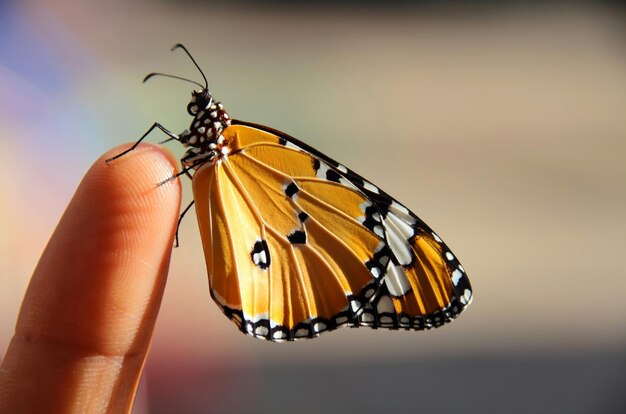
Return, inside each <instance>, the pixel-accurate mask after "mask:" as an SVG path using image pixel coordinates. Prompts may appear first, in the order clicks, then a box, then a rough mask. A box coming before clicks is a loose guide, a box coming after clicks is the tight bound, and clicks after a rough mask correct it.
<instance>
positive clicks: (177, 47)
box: [170, 43, 209, 89]
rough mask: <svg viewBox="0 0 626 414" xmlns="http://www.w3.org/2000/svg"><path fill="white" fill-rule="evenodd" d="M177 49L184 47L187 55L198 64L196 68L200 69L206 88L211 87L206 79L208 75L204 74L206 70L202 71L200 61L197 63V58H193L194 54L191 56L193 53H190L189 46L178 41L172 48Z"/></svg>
mask: <svg viewBox="0 0 626 414" xmlns="http://www.w3.org/2000/svg"><path fill="white" fill-rule="evenodd" d="M176 49H183V50H184V51H185V53H187V56H189V59H191V61H192V62H193V64H194V65H196V68H198V70H199V71H200V74H201V75H202V77H203V78H204V88H205V89H209V82H208V81H207V80H206V76H204V72H202V69H200V66H198V63H196V60H195V59H194V58H193V56H191V53H189V51H188V50H187V48H186V47H185V46H183V45H182V44H181V43H177V44H175V45H174V46H173V47H172V48H171V49H170V50H172V51H173V50H176Z"/></svg>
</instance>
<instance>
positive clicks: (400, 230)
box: [374, 213, 413, 266]
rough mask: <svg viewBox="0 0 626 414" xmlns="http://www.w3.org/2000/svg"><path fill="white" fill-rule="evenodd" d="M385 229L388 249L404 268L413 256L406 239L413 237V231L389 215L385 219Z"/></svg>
mask: <svg viewBox="0 0 626 414" xmlns="http://www.w3.org/2000/svg"><path fill="white" fill-rule="evenodd" d="M376 227H378V226H376ZM376 227H374V229H375V228H376ZM385 228H386V230H387V241H388V242H389V247H390V248H391V251H392V252H393V254H394V255H395V256H396V258H397V259H398V262H399V263H400V264H401V265H405V266H407V265H409V264H411V261H412V260H413V256H412V254H411V246H410V245H409V242H408V239H409V238H410V237H411V236H412V235H413V229H412V228H411V227H410V226H409V225H408V224H406V223H405V222H403V221H402V220H400V219H398V218H397V217H396V216H394V215H393V214H391V213H389V214H387V217H385Z"/></svg>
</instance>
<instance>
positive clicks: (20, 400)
mask: <svg viewBox="0 0 626 414" xmlns="http://www.w3.org/2000/svg"><path fill="white" fill-rule="evenodd" d="M126 148H127V146H122V147H118V148H115V149H112V150H111V151H109V152H108V153H106V154H104V155H103V156H102V157H101V158H100V159H99V160H97V161H96V162H95V163H94V165H93V166H92V167H91V169H90V170H89V171H88V172H87V174H86V176H85V178H84V179H83V181H82V182H81V184H80V186H79V187H78V189H77V191H76V194H75V195H74V197H73V199H72V201H71V202H70V204H69V206H68V207H67V210H66V211H65V213H64V215H63V217H62V218H61V220H60V222H59V224H58V226H57V228H56V230H55V231H54V233H53V235H52V237H51V238H50V241H49V242H48V245H47V247H46V249H45V251H44V252H43V255H42V256H41V259H40V261H39V264H38V265H37V267H36V269H35V271H34V273H33V276H32V279H31V281H30V285H29V286H28V290H27V291H26V295H25V297H24V300H23V302H22V307H21V309H20V313H19V316H18V320H17V324H16V327H15V334H14V336H13V339H12V340H11V343H10V345H9V348H8V350H7V353H6V355H5V358H4V361H3V363H2V367H1V368H0V413H34V412H37V413H39V412H41V413H51V412H63V413H74V412H75V413H86V412H89V413H100V412H103V413H109V412H115V413H119V412H129V411H130V409H131V407H132V402H133V399H134V396H135V392H136V390H137V385H138V382H139V378H140V376H141V371H142V369H143V365H144V362H145V359H146V355H147V353H148V349H149V347H150V341H151V338H152V332H153V330H154V324H155V321H156V318H157V314H158V311H159V307H160V304H161V299H162V295H163V289H164V287H165V281H166V278H167V272H168V268H169V262H170V254H171V250H172V245H173V238H174V233H175V231H176V221H177V218H178V212H179V209H180V196H181V189H180V181H179V180H177V179H176V180H172V181H169V182H168V183H166V184H164V185H161V186H158V187H157V186H156V183H158V182H161V181H163V180H164V179H165V178H168V177H170V176H172V175H173V174H174V173H175V172H176V165H177V162H176V160H175V159H174V158H173V157H172V156H171V154H169V153H166V152H164V150H163V149H162V148H160V147H157V146H155V145H149V144H142V145H140V146H139V147H138V148H137V149H136V150H135V151H132V152H130V153H129V154H127V155H125V156H123V157H121V158H120V159H117V160H115V161H113V162H112V163H111V165H107V164H106V163H105V162H104V160H105V159H107V158H110V157H112V156H114V155H117V154H119V153H121V152H122V151H123V150H124V149H126Z"/></svg>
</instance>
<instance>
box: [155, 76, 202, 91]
mask: <svg viewBox="0 0 626 414" xmlns="http://www.w3.org/2000/svg"><path fill="white" fill-rule="evenodd" d="M153 76H165V77H166V78H174V79H179V80H182V81H185V82H189V83H194V84H196V85H198V86H199V87H201V88H204V87H203V86H202V84H200V83H198V82H196V81H192V80H191V79H187V78H182V77H180V76H176V75H168V74H167V73H158V72H153V73H148V74H147V75H146V77H145V78H143V83H146V82H147V81H148V79H150V78H151V77H153Z"/></svg>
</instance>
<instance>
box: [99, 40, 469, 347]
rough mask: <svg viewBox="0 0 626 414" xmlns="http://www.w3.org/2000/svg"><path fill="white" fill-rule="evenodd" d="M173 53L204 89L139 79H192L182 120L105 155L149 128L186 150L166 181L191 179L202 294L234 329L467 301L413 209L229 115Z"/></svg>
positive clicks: (443, 249) (443, 312)
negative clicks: (179, 128) (205, 281)
mask: <svg viewBox="0 0 626 414" xmlns="http://www.w3.org/2000/svg"><path fill="white" fill-rule="evenodd" d="M175 49H182V50H183V51H184V52H185V53H186V54H187V55H188V56H189V58H190V59H191V61H192V62H193V64H194V65H195V66H196V68H197V69H198V70H199V71H200V74H201V75H202V77H203V79H204V84H201V83H198V82H195V81H193V80H190V79H186V78H181V77H179V76H174V75H167V74H163V73H151V74H149V75H148V76H146V78H145V79H144V82H145V81H147V80H148V79H150V78H151V77H153V76H157V75H159V76H166V77H170V78H175V79H180V80H184V81H187V82H191V83H194V84H196V85H198V86H199V89H198V90H194V91H193V92H192V97H191V101H190V102H189V104H188V105H187V112H188V113H189V115H191V116H192V117H193V120H192V122H191V125H190V127H189V128H188V129H186V130H185V131H184V132H182V133H181V134H174V133H172V132H170V131H169V130H167V129H166V128H164V127H163V126H161V125H160V124H158V123H155V124H154V125H153V126H152V127H151V128H150V129H149V130H148V131H147V132H146V133H145V134H144V135H143V136H142V137H141V138H140V139H139V140H138V141H137V142H136V143H135V145H134V146H133V147H131V148H130V149H128V150H127V151H124V152H123V153H121V154H119V155H117V156H116V157H114V158H112V159H110V160H107V162H110V161H112V160H113V159H115V158H118V157H120V156H122V155H124V154H125V153H127V152H128V151H131V150H132V149H134V148H135V147H136V146H137V145H138V144H139V143H140V142H141V141H142V140H143V139H144V138H145V137H146V136H147V135H148V134H149V133H150V132H151V131H153V130H154V129H155V128H158V129H160V130H161V131H163V132H164V133H165V134H167V135H168V136H169V139H168V140H166V141H170V140H176V141H178V142H180V143H181V144H182V145H183V146H185V147H187V148H188V150H187V152H186V153H185V155H184V156H183V158H182V159H181V163H182V167H183V168H182V170H181V172H180V173H178V174H176V175H175V176H174V177H171V178H170V179H172V178H175V177H177V176H179V175H181V174H187V175H188V176H189V177H190V178H191V179H192V186H193V198H194V201H193V202H192V204H193V203H195V205H196V213H197V219H198V223H199V227H200V234H201V238H202V243H203V249H204V253H205V258H206V266H207V272H208V277H209V286H210V293H211V296H212V298H213V300H214V301H215V302H216V303H217V305H218V306H219V307H220V308H221V310H222V311H223V313H224V314H225V315H226V316H227V317H228V318H229V319H230V320H232V321H233V322H234V323H235V324H236V325H237V327H238V328H239V330H240V331H242V332H243V333H245V334H248V335H251V336H254V337H256V338H261V339H265V340H269V341H274V342H282V341H292V340H299V339H307V338H313V337H317V336H319V335H320V334H322V333H324V332H329V331H332V330H335V329H337V328H340V327H343V326H351V327H360V326H368V327H371V328H375V329H376V328H387V329H405V330H425V329H430V328H436V327H439V326H442V325H444V324H446V323H448V322H451V321H452V320H453V319H454V318H456V317H457V316H458V315H459V314H460V313H461V312H462V311H463V310H464V309H465V308H466V307H467V306H468V305H469V304H470V303H471V301H472V288H471V285H470V282H469V279H468V277H467V274H466V273H465V269H464V268H463V266H462V265H461V264H460V263H459V261H458V259H457V257H456V256H455V255H454V254H453V253H452V252H451V251H450V249H449V248H448V246H447V245H446V244H445V243H444V242H443V241H442V239H441V238H440V237H439V236H438V235H437V234H436V233H435V232H434V231H433V230H432V229H431V228H430V227H428V226H427V225H426V224H425V223H424V222H423V221H422V220H420V218H419V217H417V215H415V214H414V213H413V212H411V211H410V210H409V209H408V208H406V207H405V206H404V205H403V204H401V203H400V202H399V201H397V200H396V199H394V198H392V197H391V196H390V195H388V194H387V193H385V192H384V191H383V190H381V189H380V188H378V187H377V186H375V185H374V184H372V183H371V182H369V181H368V180H366V179H364V178H363V177H361V176H360V175H359V174H357V173H355V172H354V171H352V170H350V169H348V168H347V167H345V166H344V165H343V164H340V163H338V162H336V161H334V160H333V159H331V158H329V157H328V156H326V155H324V154H322V153H321V152H319V151H317V150H315V149H314V148H312V147H310V146H309V145H307V144H305V143H303V142H301V141H299V140H297V139H296V138H293V137H291V136H289V135H287V134H285V133H283V132H280V131H277V130H274V129H271V128H268V127H266V126H262V125H257V124H253V123H250V122H244V121H238V120H234V119H231V118H230V116H229V115H228V113H227V112H226V111H225V109H224V106H223V104H222V103H221V102H217V101H215V100H214V98H213V96H212V94H211V93H210V91H209V89H208V82H207V79H206V76H205V75H204V73H203V72H202V70H201V69H200V67H199V65H198V64H197V63H196V61H195V60H194V58H193V57H192V55H191V54H190V53H189V51H188V50H187V49H186V48H185V46H183V45H182V44H177V45H175V46H174V47H173V48H172V50H175ZM166 181H167V180H166ZM190 207H191V204H190V205H189V207H187V208H186V209H185V210H184V211H183V213H182V214H181V219H182V217H183V216H184V214H185V213H186V212H187V211H188V210H189V208H190ZM179 224H180V221H179Z"/></svg>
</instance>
